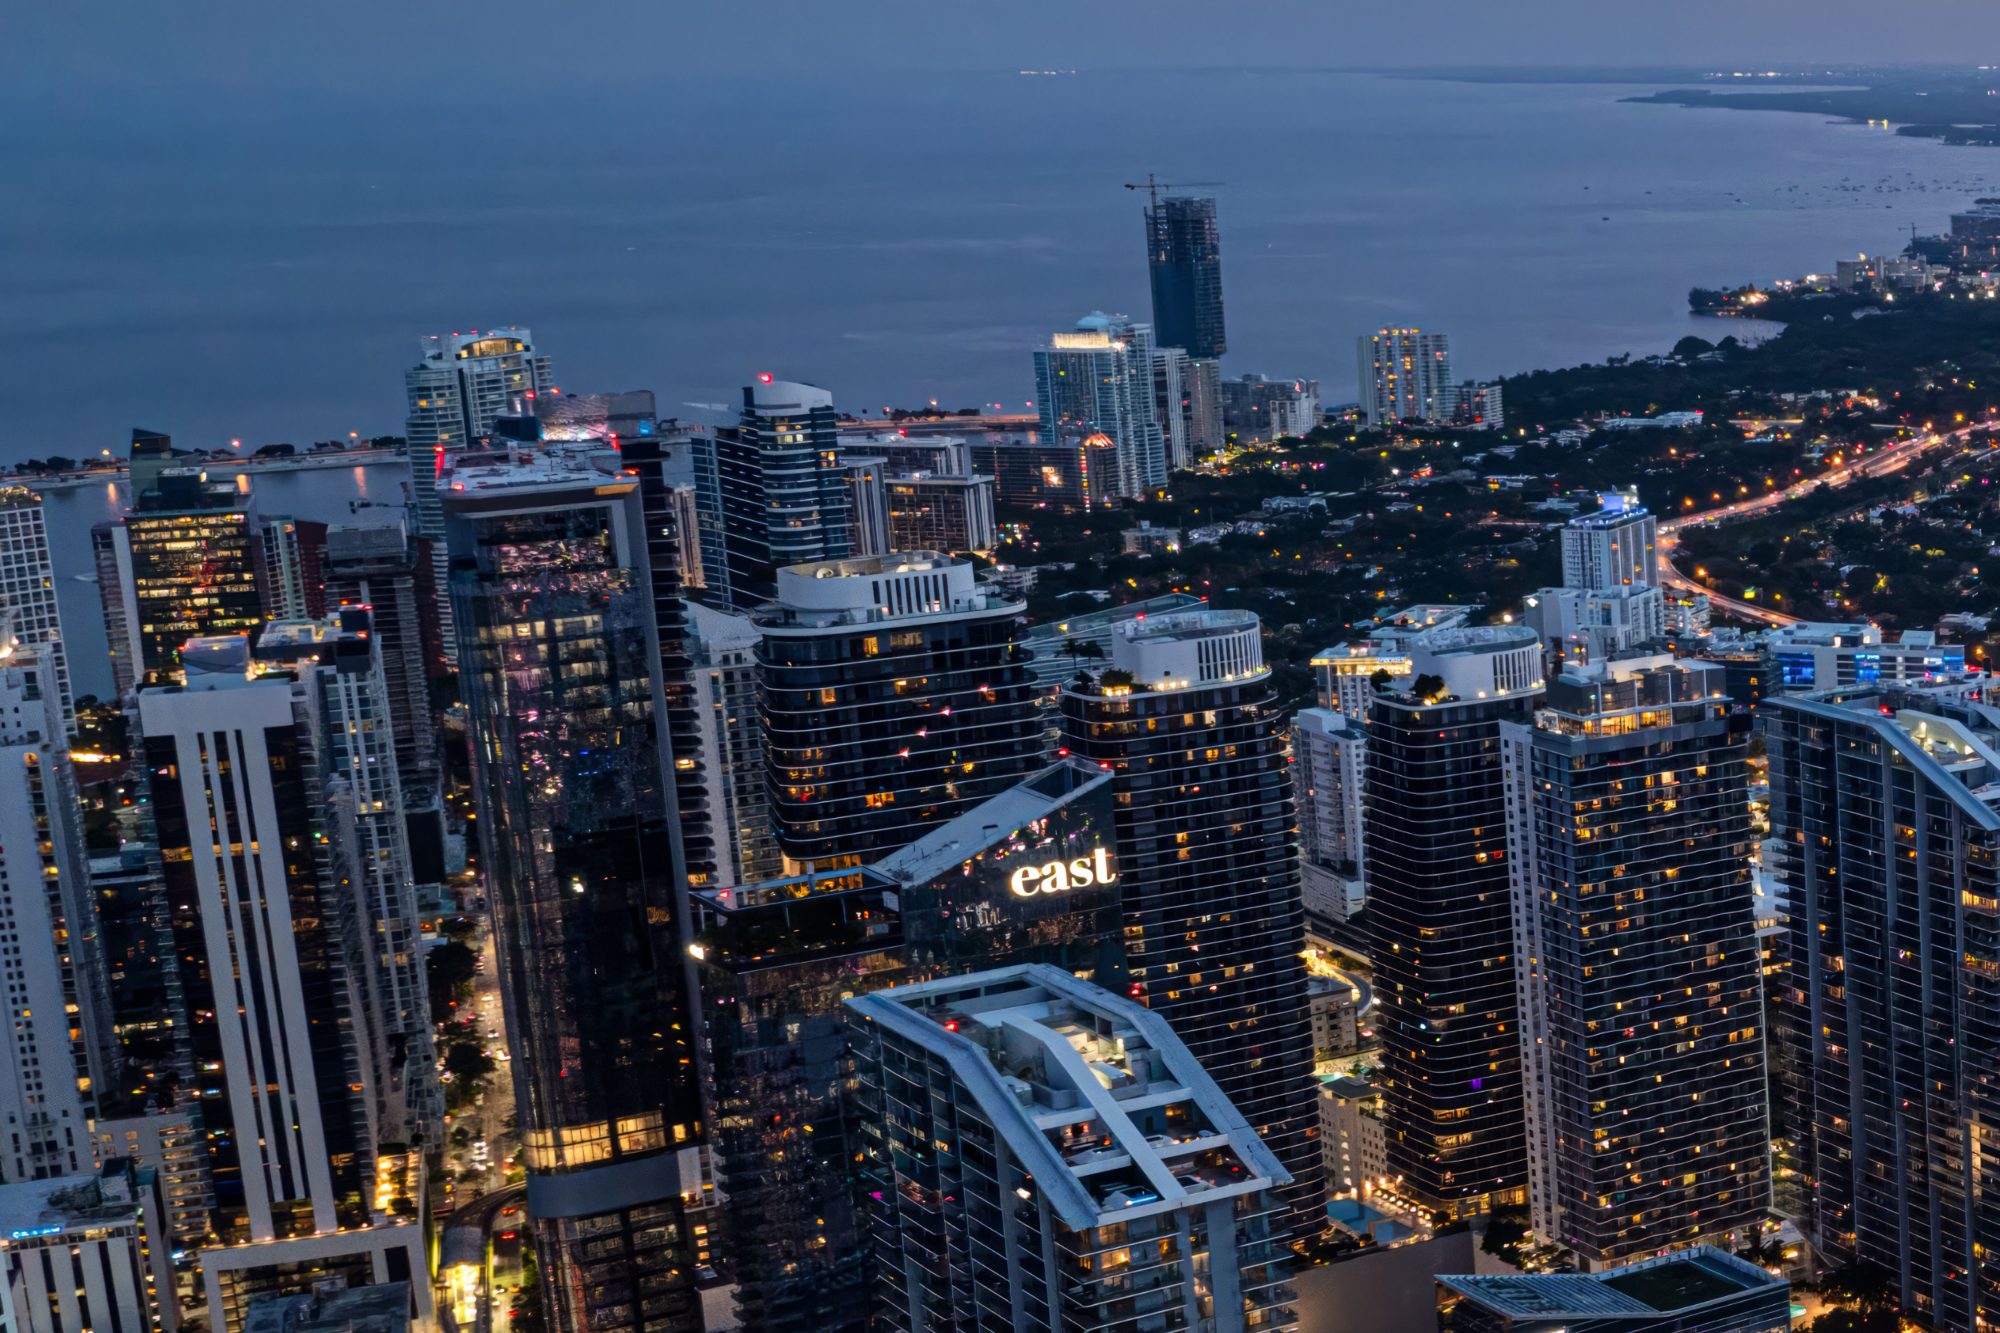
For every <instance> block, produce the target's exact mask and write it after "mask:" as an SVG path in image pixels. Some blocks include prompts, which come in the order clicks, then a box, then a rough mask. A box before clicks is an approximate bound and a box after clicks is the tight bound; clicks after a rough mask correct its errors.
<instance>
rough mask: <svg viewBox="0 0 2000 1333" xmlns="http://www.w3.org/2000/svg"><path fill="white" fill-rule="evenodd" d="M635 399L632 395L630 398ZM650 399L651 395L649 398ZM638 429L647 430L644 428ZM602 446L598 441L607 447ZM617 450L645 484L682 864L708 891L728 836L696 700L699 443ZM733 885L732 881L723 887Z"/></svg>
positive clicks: (649, 433) (653, 438) (632, 444)
mask: <svg viewBox="0 0 2000 1333" xmlns="http://www.w3.org/2000/svg"><path fill="white" fill-rule="evenodd" d="M628 396H630V395H628ZM646 397H647V399H648V400H650V399H651V395H650V394H648V395H646ZM639 424H641V425H644V421H641V422H640V423H639ZM603 443H604V442H603V441H600V442H599V447H602V445H603ZM612 443H613V444H614V446H615V447H621V448H622V451H623V452H622V455H621V457H622V458H623V460H624V472H625V474H626V475H628V476H636V477H638V479H639V503H640V508H641V509H642V510H643V511H644V513H645V516H646V571H647V582H648V584H649V585H650V586H651V589H652V598H653V636H654V638H655V639H656V640H658V643H659V650H660V660H659V664H658V666H657V667H655V668H654V674H655V676H656V678H657V679H658V681H659V685H660V699H661V705H662V708H663V709H664V712H663V714H662V716H663V718H664V723H665V730H666V742H667V747H668V752H669V753H670V754H671V755H672V756H673V765H672V769H671V772H672V773H673V778H674V805H675V808H676V810H677V811H678V812H679V816H680V828H681V859H682V864H683V868H684V869H685V870H686V872H687V877H688V883H690V884H692V885H694V886H696V887H701V886H703V885H706V884H711V883H715V882H717V880H716V876H717V875H718V874H719V873H721V861H722V859H723V858H722V851H721V848H720V846H719V843H720V842H721V840H722V839H723V838H725V837H726V836H727V835H728V830H727V829H725V828H722V827H720V826H718V825H717V824H716V818H717V813H718V812H717V811H716V810H715V808H714V807H713V805H712V804H711V803H710V802H709V799H708V779H707V776H706V774H705V773H704V772H703V765H704V764H705V763H706V762H707V758H708V752H707V750H706V749H705V748H704V747H703V746H702V744H701V739H700V719H699V710H700V708H701V701H700V700H699V699H698V698H697V697H696V694H695V683H694V667H693V662H692V657H693V649H692V646H691V642H690V640H691V639H692V637H693V636H692V632H691V630H690V629H689V626H688V603H687V593H686V587H687V572H688V571H687V569H686V567H685V563H684V562H685V557H686V555H687V553H688V551H689V550H690V548H691V547H694V546H696V545H697V544H698V538H697V535H696V533H695V532H694V531H693V529H692V527H691V523H692V521H693V519H694V515H693V513H692V511H691V507H690V506H689V505H688V504H687V503H686V500H687V490H686V489H685V487H684V485H683V481H684V479H685V478H688V477H691V476H692V475H693V457H692V455H693V441H692V439H691V438H690V437H689V436H688V434H687V433H685V432H681V431H678V430H676V431H674V432H672V433H671V434H669V433H665V432H662V431H661V430H660V429H659V425H658V423H657V422H655V423H653V428H652V429H650V430H646V431H644V432H643V433H642V434H641V435H639V436H637V437H636V438H634V439H632V440H630V441H627V442H625V443H623V444H622V446H618V445H617V442H616V441H613V442H612ZM720 882H722V883H728V882H730V881H729V880H728V879H723V880H722V881H720Z"/></svg>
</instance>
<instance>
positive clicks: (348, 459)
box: [0, 449, 402, 491]
mask: <svg viewBox="0 0 2000 1333" xmlns="http://www.w3.org/2000/svg"><path fill="white" fill-rule="evenodd" d="M401 461H402V456H401V455H400V454H398V453H397V452H396V451H395V450H394V449H342V450H339V451H338V452H328V453H320V454H294V455H292V456H290V457H286V458H254V459H253V458H244V459H223V458H212V459H195V458H188V459H183V460H176V463H175V466H178V467H199V468H202V469H205V470H207V471H210V472H222V473H228V474H229V475H231V476H241V475H243V474H244V473H249V472H312V471H319V470H323V469H328V468H348V467H379V466H381V465H382V464H384V463H398V462H401ZM129 475H131V465H130V464H129V463H126V462H124V461H120V462H118V463H116V464H114V465H113V466H111V467H93V468H84V469H80V470H78V471H75V472H56V473H44V472H0V486H25V487H27V488H28V489H29V490H41V491H74V490H80V489H82V488H83V487H86V486H94V485H96V484H97V483H99V482H110V483H112V484H113V485H116V484H117V483H118V482H120V481H123V480H124V479H125V478H126V477H127V476H129Z"/></svg>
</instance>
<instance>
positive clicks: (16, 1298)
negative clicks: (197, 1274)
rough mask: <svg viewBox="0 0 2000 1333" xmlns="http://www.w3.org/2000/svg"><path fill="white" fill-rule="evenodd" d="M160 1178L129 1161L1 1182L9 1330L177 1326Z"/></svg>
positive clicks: (70, 1332) (0, 1304)
mask: <svg viewBox="0 0 2000 1333" xmlns="http://www.w3.org/2000/svg"><path fill="white" fill-rule="evenodd" d="M170 1249H171V1241H170V1239H169V1237H168V1235H167V1232H166V1229H165V1227H164V1225H163V1222H162V1218H161V1207H160V1201H159V1190H158V1182H157V1178H156V1176H155V1175H154V1173H153V1172H151V1171H147V1170H140V1169H137V1168H135V1167H134V1166H133V1164H132V1163H131V1162H129V1161H124V1160H117V1161H112V1162H107V1163H105V1164H104V1168H103V1170H102V1171H97V1170H91V1171H86V1172H79V1173H72V1174H70V1175H65V1176H58V1177H52V1178H46V1179H40V1180H31V1181H27V1182H24V1183H18V1184H11V1185H0V1318H4V1319H5V1320H6V1327H7V1328H8V1329H9V1330H10V1333H82V1330H85V1329H92V1328H96V1329H110V1330H115V1331H116V1333H174V1330H175V1329H177V1328H179V1327H180V1318H179V1313H180V1312H179V1310H178V1309H177V1308H176V1306H175V1302H174V1294H173V1267H172V1263H171V1260H170V1259H169V1257H168V1256H169V1252H170Z"/></svg>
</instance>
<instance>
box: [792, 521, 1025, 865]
mask: <svg viewBox="0 0 2000 1333" xmlns="http://www.w3.org/2000/svg"><path fill="white" fill-rule="evenodd" d="M777 593H778V595H777V600H776V601H774V602H772V603H771V604H769V605H768V606H766V607H765V608H764V609H763V610H762V611H760V612H758V613H757V614H756V615H755V616H753V617H752V619H753V621H754V622H755V623H756V626H757V628H758V630H759V631H760V632H761V633H762V635H763V643H762V645H761V647H760V648H759V649H758V666H759V669H760V671H761V677H762V679H761V688H762V690H763V717H764V737H765V753H766V757H767V763H768V765H769V767H768V770H767V772H768V783H769V792H770V801H771V811H770V813H771V824H772V827H773V829H774V830H775V831H776V833H777V840H778V847H779V850H780V851H781V852H783V854H784V855H785V857H786V858H787V859H788V860H789V861H791V862H796V863H799V864H801V865H810V866H812V867H814V868H819V869H829V868H833V867H837V866H841V865H853V864H857V863H859V862H861V861H868V860H873V859H875V858H877V857H880V856H883V855H885V854H887V853H889V852H891V851H894V850H895V849H896V848H898V847H901V846H903V845H904V844H906V843H909V842H911V841H913V840H915V839H916V838H917V837H918V836H919V835H920V834H922V833H924V832H925V831H926V830H928V829H930V828H932V827H934V826H936V825H938V824H940V823H943V822H944V821H946V820H948V819H951V818H953V817H955V816H957V815H959V814H960V813H962V812H964V811H965V810H967V809H970V808H971V807H972V806H974V805H977V804H979V803H980V802H981V801H983V800H985V799H987V798H988V797H990V796H992V795H994V794H995V793H997V792H1001V791H1004V790H1006V789H1007V788H1008V787H1011V786H1013V785H1014V784H1015V783H1016V782H1019V781H1020V780H1021V779H1022V778H1024V777H1026V776H1027V775H1028V774H1029V773H1032V772H1034V771H1035V769H1036V768H1038V767H1040V765H1041V761H1042V733H1041V728H1040V725H1039V723H1038V722H1037V720H1036V714H1035V708H1034V699H1033V694H1032V690H1031V688H1030V686H1029V683H1028V672H1027V666H1026V663H1025V662H1024V661H1022V660H1021V655H1020V653H1019V651H1018V650H1017V648H1016V646H1015V645H1016V641H1017V640H1018V639H1019V637H1020V633H1021V626H1022V620H1023V611H1022V605H1021V603H1020V602H1018V601H1015V600H1013V599H1011V598H1008V597H1005V596H1003V595H1002V594H1001V593H1000V592H999V591H998V590H996V589H994V588H992V587H990V586H988V585H984V584H981V583H979V582H978V581H977V580H976V579H975V578H974V575H973V568H972V566H971V565H970V564H969V563H967V562H966V561H963V560H957V559H953V558H951V557H949V556H945V555H941V554H939V553H938V552H936V551H906V552H903V553H901V554H898V555H893V556H889V557H885V558H875V557H867V558H861V559H854V560H838V561H829V562H824V563H819V564H808V565H792V566H789V567H787V568H784V569H781V570H779V571H778V588H777Z"/></svg>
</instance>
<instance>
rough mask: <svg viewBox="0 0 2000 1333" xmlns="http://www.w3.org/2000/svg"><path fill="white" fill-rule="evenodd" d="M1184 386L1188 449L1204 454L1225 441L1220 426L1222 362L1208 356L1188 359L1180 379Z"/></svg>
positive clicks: (1226, 440)
mask: <svg viewBox="0 0 2000 1333" xmlns="http://www.w3.org/2000/svg"><path fill="white" fill-rule="evenodd" d="M1184 385H1185V387H1186V389H1187V432H1188V451H1189V452H1190V453H1192V454H1193V455H1194V456H1195V457H1196V458H1206V457H1208V456H1209V455H1210V454H1213V453H1216V452H1218V451H1219V450H1221V449H1222V447H1223V446H1224V445H1226V444H1227V443H1228V442H1229V440H1228V436H1227V435H1226V434H1225V433H1224V431H1223V429H1222V363H1221V362H1220V361H1217V360H1214V359H1213V358H1208V357H1195V358H1193V359H1192V360H1190V361H1189V362H1188V371H1187V376H1186V378H1185V380H1184Z"/></svg>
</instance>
